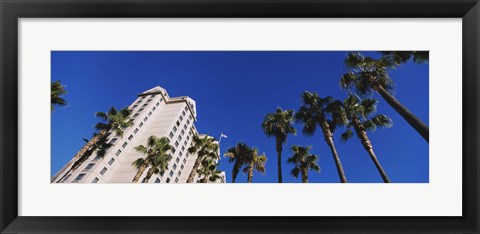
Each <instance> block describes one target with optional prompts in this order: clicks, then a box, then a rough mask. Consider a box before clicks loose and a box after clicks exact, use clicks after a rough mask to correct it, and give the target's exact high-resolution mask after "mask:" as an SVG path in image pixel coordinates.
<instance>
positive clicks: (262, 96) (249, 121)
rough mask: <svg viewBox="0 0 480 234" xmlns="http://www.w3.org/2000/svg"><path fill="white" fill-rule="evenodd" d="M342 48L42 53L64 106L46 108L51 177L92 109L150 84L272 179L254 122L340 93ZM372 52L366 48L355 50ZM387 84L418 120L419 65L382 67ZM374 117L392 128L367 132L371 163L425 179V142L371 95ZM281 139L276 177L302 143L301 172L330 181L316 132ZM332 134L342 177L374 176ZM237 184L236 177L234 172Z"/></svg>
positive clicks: (367, 163)
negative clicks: (255, 157)
mask: <svg viewBox="0 0 480 234" xmlns="http://www.w3.org/2000/svg"><path fill="white" fill-rule="evenodd" d="M347 53H348V52H346V51H339V52H322V51H311V52H306V51H299V52H292V51H278V52H267V51H250V52H248V51H243V52H238V51H237V52H234V51H225V52H208V51H203V52H179V51H170V52H162V51H152V52H140V51H138V52H75V51H56V52H52V54H51V55H52V57H51V59H52V65H51V68H52V80H53V81H55V80H61V82H62V83H63V84H65V85H66V86H67V87H66V89H67V91H68V94H67V95H66V96H65V99H66V100H67V101H68V103H69V105H68V106H66V107H60V108H57V109H56V110H55V111H54V112H53V113H52V118H51V120H52V157H51V174H52V175H53V174H55V173H56V172H57V171H58V170H59V169H60V168H61V167H62V166H63V165H65V164H66V163H67V162H68V161H69V160H70V159H71V158H72V157H73V155H74V154H75V153H76V152H77V151H78V150H79V149H80V148H81V147H82V145H83V144H84V141H83V140H82V138H90V137H91V136H92V133H93V132H94V129H93V126H94V124H95V123H97V122H98V120H97V119H96V118H95V117H94V113H95V112H98V111H107V109H108V108H109V107H110V106H114V107H116V108H122V107H125V106H128V105H130V104H131V102H132V101H133V100H134V99H135V98H136V94H138V93H141V92H143V91H145V90H148V89H150V88H152V87H154V86H161V87H163V88H165V89H167V91H168V93H169V94H170V96H172V97H175V96H184V95H186V96H190V97H191V98H193V99H194V100H195V101H196V102H197V112H198V121H197V122H196V123H195V125H196V127H197V129H198V130H199V132H200V133H206V134H210V135H212V136H214V137H216V138H218V137H219V136H220V133H221V132H224V133H225V134H226V135H227V136H228V139H222V141H221V154H222V156H223V153H224V152H225V151H226V150H227V149H228V148H230V147H232V146H235V145H236V144H237V143H238V142H245V143H247V144H248V145H250V146H255V147H257V148H258V149H259V151H260V152H265V154H266V155H267V157H268V161H267V172H266V174H265V175H262V174H259V173H255V174H254V177H253V181H254V182H274V183H276V182H277V166H276V157H277V156H276V151H275V139H274V138H267V137H266V136H265V135H264V134H263V130H262V128H261V127H260V124H261V122H262V120H263V118H264V116H265V115H266V114H267V113H270V112H273V111H275V109H276V108H277V107H282V108H284V109H298V108H299V106H300V105H301V101H300V94H301V93H302V92H303V91H305V90H308V91H312V92H318V93H319V94H320V96H333V97H334V98H336V99H343V98H345V97H346V94H345V92H344V91H343V90H342V89H340V87H339V84H338V81H339V78H340V77H341V75H342V74H344V73H345V68H344V66H343V60H344V58H345V55H346V54H347ZM363 54H365V55H371V56H375V57H378V56H379V54H378V53H375V52H363ZM391 77H392V79H393V80H394V81H395V82H396V91H395V96H396V97H397V99H398V100H400V102H402V103H403V104H404V105H406V106H407V107H408V108H409V109H410V110H411V111H412V112H413V113H414V114H416V115H417V116H418V117H419V118H420V119H421V120H423V121H424V122H425V123H426V124H427V125H428V119H429V106H428V98H429V83H428V80H429V71H428V64H422V65H418V64H413V63H411V62H410V63H408V64H405V65H403V66H402V67H400V68H398V69H397V70H395V71H393V72H391ZM373 97H374V98H377V99H378V100H379V104H378V113H383V114H386V115H388V116H390V117H391V118H392V120H393V122H394V125H393V127H392V128H389V129H377V131H375V132H370V133H369V137H370V139H371V141H372V143H373V147H374V150H375V152H376V154H377V157H378V158H379V161H380V163H381V164H382V166H383V167H384V169H385V171H386V172H387V174H388V175H389V177H390V179H391V180H392V182H402V183H428V181H429V177H428V175H429V154H428V143H427V142H425V140H423V138H422V137H420V135H419V134H418V133H417V132H416V131H415V130H414V129H413V128H411V127H410V125H408V123H407V122H406V121H405V120H403V118H402V117H401V116H400V115H398V114H397V113H396V112H395V111H394V110H393V109H392V108H391V107H390V106H389V105H388V104H387V103H386V102H385V101H384V100H383V99H382V98H381V97H380V96H379V95H377V94H375V95H373ZM295 127H296V129H297V132H298V134H297V135H296V136H289V137H288V142H287V144H286V145H285V146H284V152H283V161H284V163H283V165H282V169H283V180H284V182H301V179H300V178H298V179H295V178H294V177H292V176H291V175H290V170H291V169H292V168H293V165H292V164H287V163H286V161H287V158H288V157H290V155H291V152H290V150H289V149H290V147H291V146H292V145H294V144H298V145H302V146H307V145H311V146H313V148H312V153H314V154H317V155H319V165H320V167H321V173H316V172H310V174H309V182H322V183H336V182H339V179H338V174H337V171H336V168H335V164H334V161H333V158H332V155H331V153H330V151H329V148H328V147H327V145H326V144H325V142H324V140H323V136H322V134H321V132H320V131H318V129H317V133H315V135H314V136H313V137H306V136H304V135H302V133H301V130H302V125H301V124H296V125H295ZM343 130H344V129H339V130H338V131H337V132H336V134H335V135H334V140H335V144H336V146H337V150H338V152H339V154H340V157H341V160H342V163H343V166H344V169H345V173H346V176H347V179H348V180H349V182H360V183H362V182H363V183H372V182H374V183H376V182H379V183H380V182H382V179H381V177H380V175H379V173H378V172H377V170H376V168H375V166H374V164H373V162H372V161H371V159H370V157H369V156H368V154H367V152H366V151H365V150H364V149H363V147H362V146H361V144H360V141H359V140H358V138H356V136H355V137H353V138H352V139H350V140H349V141H348V142H347V143H342V142H340V141H339V135H340V134H341V133H342V132H343ZM220 168H221V169H222V170H225V171H226V173H227V182H230V181H231V169H232V164H230V163H228V160H227V159H225V158H222V160H221V161H220ZM237 182H246V175H244V174H239V176H238V178H237Z"/></svg>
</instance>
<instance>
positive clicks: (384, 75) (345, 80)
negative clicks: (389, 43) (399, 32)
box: [340, 53, 429, 142]
mask: <svg viewBox="0 0 480 234" xmlns="http://www.w3.org/2000/svg"><path fill="white" fill-rule="evenodd" d="M397 54H398V53H397ZM412 56H413V55H412ZM399 61H403V60H399ZM345 65H346V67H347V69H348V72H347V73H346V74H344V75H343V76H342V78H341V79H340V85H341V86H342V87H343V88H345V89H349V88H350V87H352V86H354V87H355V89H356V91H357V93H358V94H360V95H365V94H369V93H371V92H373V91H375V92H377V93H379V94H380V95H381V96H382V97H383V99H385V101H387V103H388V104H389V105H390V106H391V107H392V108H393V109H395V111H397V113H398V114H400V115H401V116H402V117H403V118H404V119H405V120H406V121H407V122H408V123H409V124H410V126H412V127H413V128H414V129H415V130H416V131H417V132H418V133H419V134H420V135H421V136H422V137H423V138H424V139H425V140H426V141H427V142H428V136H429V129H428V126H427V125H425V123H423V122H422V121H421V120H420V119H419V118H418V117H416V116H415V115H414V114H413V113H412V112H410V110H408V109H407V107H405V106H404V105H402V104H401V103H400V102H399V101H398V100H397V99H396V98H395V97H394V96H393V95H392V94H391V93H390V92H389V91H391V90H392V89H393V85H394V82H393V81H392V80H391V79H390V77H389V75H388V70H389V69H392V68H394V67H395V65H397V62H396V57H395V56H384V57H382V58H380V59H373V58H372V57H364V56H362V55H361V54H360V53H349V54H348V55H347V58H346V59H345Z"/></svg>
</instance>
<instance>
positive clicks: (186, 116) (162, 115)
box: [52, 86, 225, 183]
mask: <svg viewBox="0 0 480 234" xmlns="http://www.w3.org/2000/svg"><path fill="white" fill-rule="evenodd" d="M129 109H130V110H131V112H132V114H131V118H132V119H133V125H132V126H130V127H128V128H126V129H125V130H124V134H123V137H121V136H118V135H116V134H115V133H110V135H109V136H108V140H109V142H110V143H111V144H112V146H111V147H110V148H109V149H108V151H107V154H106V155H105V156H104V157H99V156H96V154H95V153H93V154H92V155H91V156H90V157H89V158H88V159H87V160H86V161H85V162H84V163H83V164H82V165H81V166H80V167H79V168H77V169H76V170H75V171H71V172H68V170H69V168H70V166H71V165H72V164H73V163H74V161H75V159H73V158H72V160H70V162H68V163H67V164H66V165H65V166H64V167H63V168H62V169H60V170H59V172H57V174H56V175H54V176H53V177H52V183H131V182H132V179H133V177H134V176H135V174H136V173H137V169H136V168H135V167H134V166H133V165H132V163H133V162H134V161H135V160H137V159H138V158H140V157H144V155H143V154H142V153H140V152H138V151H137V150H135V149H134V148H135V147H136V146H138V145H146V144H147V139H148V137H150V136H151V135H155V136H157V137H167V138H168V139H169V140H170V145H172V146H173V147H174V149H173V150H172V151H170V152H169V153H170V155H171V157H172V159H171V161H170V163H169V165H168V170H167V171H166V172H165V173H163V174H158V175H153V176H152V177H151V178H150V180H149V181H148V182H149V183H186V181H187V178H188V176H189V175H190V172H191V171H192V168H193V164H194V162H195V160H196V159H197V155H195V154H188V153H187V149H188V148H189V147H190V146H191V145H192V138H193V136H194V135H199V133H198V132H197V129H196V128H195V124H194V122H195V121H196V119H197V111H196V103H195V101H194V100H193V99H191V98H189V97H186V96H182V97H169V95H168V93H167V91H166V90H165V89H163V88H161V87H159V86H157V87H155V88H152V89H150V90H147V91H145V92H143V93H141V94H139V95H138V97H137V99H136V100H135V101H134V102H133V103H132V104H131V105H130V106H129ZM200 136H204V135H200ZM217 143H218V142H217ZM147 171H148V169H147V170H145V172H144V174H143V175H142V177H140V178H141V179H140V181H141V180H142V178H143V177H144V176H145V174H146V173H147ZM67 172H68V175H65V173H67ZM221 177H222V178H221V179H220V180H217V182H220V183H224V182H225V173H224V172H222V174H221ZM198 179H199V178H198V175H197V176H196V178H195V182H196V181H197V180H198Z"/></svg>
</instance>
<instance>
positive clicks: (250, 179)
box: [248, 161, 253, 183]
mask: <svg viewBox="0 0 480 234" xmlns="http://www.w3.org/2000/svg"><path fill="white" fill-rule="evenodd" d="M252 178H253V161H252V162H250V168H249V169H248V183H252Z"/></svg>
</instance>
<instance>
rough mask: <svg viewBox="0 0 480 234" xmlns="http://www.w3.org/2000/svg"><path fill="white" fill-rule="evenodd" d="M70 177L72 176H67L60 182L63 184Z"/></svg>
mask: <svg viewBox="0 0 480 234" xmlns="http://www.w3.org/2000/svg"><path fill="white" fill-rule="evenodd" d="M70 176H72V174H68V175H67V176H66V177H65V178H64V179H63V180H62V181H63V182H65V181H67V180H68V178H70Z"/></svg>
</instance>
